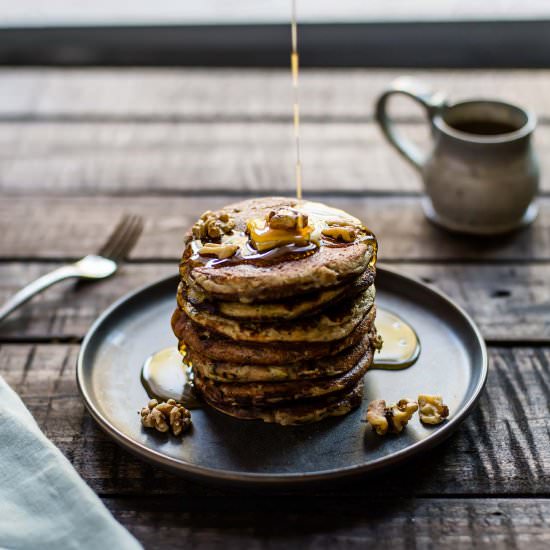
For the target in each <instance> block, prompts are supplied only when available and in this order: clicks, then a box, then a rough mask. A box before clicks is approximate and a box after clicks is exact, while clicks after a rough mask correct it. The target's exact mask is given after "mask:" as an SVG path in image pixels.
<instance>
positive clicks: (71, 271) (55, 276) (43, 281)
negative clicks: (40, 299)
mask: <svg viewBox="0 0 550 550" xmlns="http://www.w3.org/2000/svg"><path fill="white" fill-rule="evenodd" d="M79 276H80V272H79V270H78V269H77V267H76V266H74V265H64V266H62V267H59V268H57V269H54V270H53V271H50V273H46V275H42V277H39V278H38V279H36V280H35V281H33V282H32V283H29V284H28V285H27V286H25V287H23V288H22V289H21V290H19V291H18V292H16V293H15V294H14V295H13V296H12V297H11V298H10V299H9V300H8V301H7V302H6V303H5V304H4V305H3V306H2V307H0V322H2V321H3V320H4V319H5V318H6V317H7V316H8V315H9V314H10V313H11V312H12V311H14V310H15V309H17V308H18V307H19V306H21V305H23V304H24V303H25V302H28V301H29V300H30V299H31V298H32V297H33V296H35V295H36V294H38V293H40V292H42V291H43V290H44V289H46V288H48V287H50V286H52V285H54V284H55V283H58V282H59V281H64V280H65V279H70V278H72V277H79Z"/></svg>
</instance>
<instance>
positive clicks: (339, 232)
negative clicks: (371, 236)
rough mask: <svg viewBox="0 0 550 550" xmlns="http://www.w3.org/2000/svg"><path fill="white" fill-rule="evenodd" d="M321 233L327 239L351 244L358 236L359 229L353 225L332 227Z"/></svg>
mask: <svg viewBox="0 0 550 550" xmlns="http://www.w3.org/2000/svg"><path fill="white" fill-rule="evenodd" d="M321 233H322V234H323V235H324V236H325V237H330V238H331V239H334V240H335V241H343V242H345V243H351V242H353V241H354V240H355V237H356V236H357V228H355V227H352V226H351V225H335V226H331V227H325V229H323V231H321Z"/></svg>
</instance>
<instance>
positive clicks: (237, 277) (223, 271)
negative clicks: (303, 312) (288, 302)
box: [180, 197, 376, 303]
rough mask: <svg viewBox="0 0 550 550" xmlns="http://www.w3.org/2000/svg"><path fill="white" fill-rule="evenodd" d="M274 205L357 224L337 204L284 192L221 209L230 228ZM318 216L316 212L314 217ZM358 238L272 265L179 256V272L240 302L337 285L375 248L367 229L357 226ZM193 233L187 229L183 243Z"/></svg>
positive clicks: (190, 282)
mask: <svg viewBox="0 0 550 550" xmlns="http://www.w3.org/2000/svg"><path fill="white" fill-rule="evenodd" d="M278 207H291V208H296V209H298V210H300V211H302V212H305V213H307V214H308V215H309V217H310V218H311V219H313V218H314V217H315V216H318V217H324V219H330V220H334V219H338V220H343V221H346V222H349V223H350V224H352V225H354V226H357V227H358V228H361V227H362V226H361V222H360V220H358V219H357V218H354V217H353V216H350V215H349V214H347V213H346V212H343V211H342V210H338V209H335V208H330V207H328V206H326V205H324V204H321V203H315V202H310V201H298V200H296V199H290V198H284V197H268V198H261V199H250V200H246V201H243V202H240V203H236V204H233V205H230V206H228V207H226V208H224V209H223V210H224V211H225V212H228V213H229V214H230V215H231V216H232V217H233V219H234V221H235V233H238V232H242V234H244V232H245V230H246V223H247V221H248V220H250V219H251V218H264V217H265V216H266V215H267V214H268V213H269V212H270V211H271V210H273V209H275V208H278ZM319 219H320V218H319ZM360 231H361V238H360V239H356V240H355V241H353V242H351V243H341V244H336V245H334V246H332V245H331V246H320V247H319V248H318V250H317V251H316V252H314V253H313V254H311V255H309V256H305V257H299V258H298V259H288V260H286V261H281V262H278V263H275V264H272V265H258V264H257V263H256V264H255V263H232V262H227V265H221V266H219V264H218V266H215V267H214V266H209V265H207V264H201V263H198V264H192V263H191V262H189V261H187V260H188V257H186V255H185V254H184V258H183V260H182V262H181V264H180V274H181V277H182V280H183V281H184V282H185V283H186V284H187V286H189V287H191V286H198V287H199V288H200V289H202V291H204V292H205V293H206V294H208V295H209V296H210V297H212V298H217V299H225V300H228V301H235V299H237V300H238V301H240V302H244V303H250V302H263V301H264V302H272V301H274V300H278V299H281V298H285V297H289V296H297V295H300V294H304V293H307V292H311V291H314V290H318V289H325V288H331V287H334V286H338V285H339V284H341V283H342V282H344V281H347V280H350V279H354V278H356V277H358V276H359V275H361V274H362V273H363V272H364V271H365V269H367V267H368V266H369V264H371V260H373V259H374V257H375V254H376V243H375V241H374V240H373V239H371V238H370V237H371V233H370V232H369V231H368V230H367V229H366V228H364V229H361V230H360ZM192 239H193V237H192V235H191V233H189V234H188V235H187V238H186V244H189V243H190V242H191V240H192Z"/></svg>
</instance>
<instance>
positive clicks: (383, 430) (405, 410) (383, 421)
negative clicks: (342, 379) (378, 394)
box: [366, 399, 418, 435]
mask: <svg viewBox="0 0 550 550" xmlns="http://www.w3.org/2000/svg"><path fill="white" fill-rule="evenodd" d="M417 410H418V404H417V403H416V402H415V401H411V400H410V399H400V400H399V401H398V402H397V403H396V404H395V405H390V406H387V405H386V402H385V401H384V400H383V399H377V400H376V401H371V403H370V404H369V406H368V408H367V418H366V420H367V422H368V423H369V424H370V425H371V426H372V428H373V429H374V431H375V432H376V433H377V434H378V435H385V434H387V433H388V432H390V433H400V432H402V431H403V428H404V427H405V426H406V425H407V422H408V421H409V420H410V419H411V418H412V415H413V414H414V413H415V412H416V411H417Z"/></svg>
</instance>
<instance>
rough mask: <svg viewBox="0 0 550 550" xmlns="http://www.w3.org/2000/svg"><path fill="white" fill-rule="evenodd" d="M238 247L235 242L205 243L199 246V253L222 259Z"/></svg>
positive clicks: (228, 256) (229, 256)
mask: <svg viewBox="0 0 550 550" xmlns="http://www.w3.org/2000/svg"><path fill="white" fill-rule="evenodd" d="M238 248H239V247H238V246H237V245H236V244H230V243H206V244H205V245H203V246H202V247H201V248H199V254H200V255H201V256H215V257H216V258H218V259H220V260H224V259H225V258H231V256H233V255H235V253H236V252H237V250H238Z"/></svg>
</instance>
